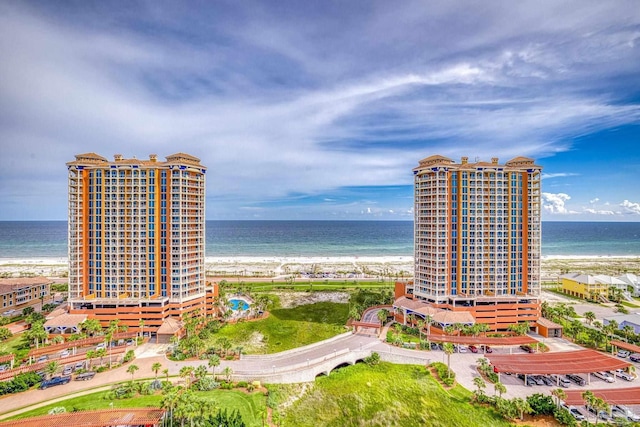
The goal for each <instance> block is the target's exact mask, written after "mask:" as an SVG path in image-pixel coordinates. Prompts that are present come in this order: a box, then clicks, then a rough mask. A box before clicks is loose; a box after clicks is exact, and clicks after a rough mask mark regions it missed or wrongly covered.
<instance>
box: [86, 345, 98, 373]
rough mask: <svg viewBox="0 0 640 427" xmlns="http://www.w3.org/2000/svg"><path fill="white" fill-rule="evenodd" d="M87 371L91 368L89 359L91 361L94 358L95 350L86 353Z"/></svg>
mask: <svg viewBox="0 0 640 427" xmlns="http://www.w3.org/2000/svg"><path fill="white" fill-rule="evenodd" d="M86 356H87V359H88V361H87V370H89V369H90V368H91V359H93V358H94V357H96V351H95V350H88V351H87V354H86Z"/></svg>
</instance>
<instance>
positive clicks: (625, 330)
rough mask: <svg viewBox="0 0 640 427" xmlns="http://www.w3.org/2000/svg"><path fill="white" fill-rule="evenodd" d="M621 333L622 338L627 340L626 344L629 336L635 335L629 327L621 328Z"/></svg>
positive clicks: (631, 327)
mask: <svg viewBox="0 0 640 427" xmlns="http://www.w3.org/2000/svg"><path fill="white" fill-rule="evenodd" d="M622 333H623V334H624V337H625V338H626V339H627V342H628V341H629V336H630V335H633V334H635V333H636V330H635V329H634V328H633V326H631V325H624V326H623V327H622Z"/></svg>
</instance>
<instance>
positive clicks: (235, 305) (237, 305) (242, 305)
mask: <svg viewBox="0 0 640 427" xmlns="http://www.w3.org/2000/svg"><path fill="white" fill-rule="evenodd" d="M229 305H230V306H231V310H233V311H238V310H248V309H249V304H247V303H246V302H245V301H243V300H241V299H230V300H229Z"/></svg>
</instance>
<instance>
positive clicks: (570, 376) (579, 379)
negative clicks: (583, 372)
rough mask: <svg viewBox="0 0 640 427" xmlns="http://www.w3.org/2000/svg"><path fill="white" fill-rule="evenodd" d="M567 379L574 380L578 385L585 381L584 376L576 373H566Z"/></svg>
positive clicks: (583, 383)
mask: <svg viewBox="0 0 640 427" xmlns="http://www.w3.org/2000/svg"><path fill="white" fill-rule="evenodd" d="M566 377H567V379H568V380H569V381H571V382H574V383H576V384H578V385H580V386H583V385H585V384H586V383H587V382H586V381H585V380H584V378H582V377H581V376H580V375H576V374H567V375H566Z"/></svg>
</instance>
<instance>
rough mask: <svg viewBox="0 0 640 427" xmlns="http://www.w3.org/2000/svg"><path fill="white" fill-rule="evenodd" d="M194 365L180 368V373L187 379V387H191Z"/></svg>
mask: <svg viewBox="0 0 640 427" xmlns="http://www.w3.org/2000/svg"><path fill="white" fill-rule="evenodd" d="M193 371H194V368H193V366H183V367H182V368H180V373H179V375H180V376H181V377H182V378H184V380H185V384H186V385H185V388H187V389H188V388H189V387H190V386H191V374H192V373H193Z"/></svg>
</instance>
